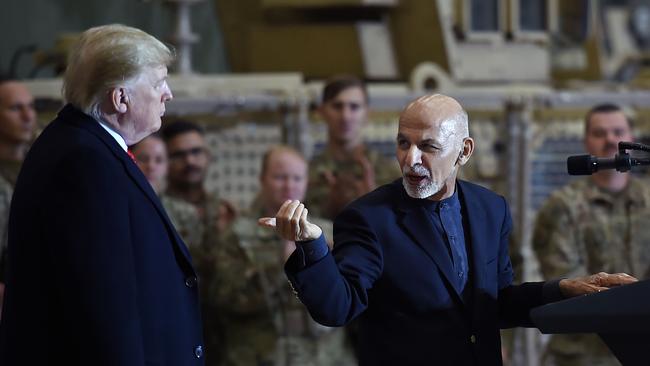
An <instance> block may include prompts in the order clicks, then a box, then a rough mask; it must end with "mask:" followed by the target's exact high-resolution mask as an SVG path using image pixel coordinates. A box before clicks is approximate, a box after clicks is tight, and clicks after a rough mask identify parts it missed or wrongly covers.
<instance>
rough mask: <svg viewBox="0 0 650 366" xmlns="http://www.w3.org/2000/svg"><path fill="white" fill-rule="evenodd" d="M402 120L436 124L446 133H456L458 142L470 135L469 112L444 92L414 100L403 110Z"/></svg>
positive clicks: (428, 124)
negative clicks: (443, 93)
mask: <svg viewBox="0 0 650 366" xmlns="http://www.w3.org/2000/svg"><path fill="white" fill-rule="evenodd" d="M402 121H405V122H408V123H415V124H417V123H421V124H423V125H426V126H427V127H433V126H436V127H438V128H440V129H441V130H443V132H444V133H445V134H446V135H450V136H451V135H454V137H456V138H455V139H454V140H456V141H455V142H456V143H460V142H462V139H464V138H466V137H469V126H468V118H467V112H465V110H463V107H462V106H461V105H460V103H458V101H456V99H454V98H452V97H448V96H446V95H442V94H432V95H424V96H421V97H419V98H417V99H416V100H414V101H412V102H411V103H410V104H409V105H408V106H406V108H404V111H402V114H401V116H400V123H402Z"/></svg>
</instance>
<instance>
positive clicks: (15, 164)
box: [0, 77, 36, 310]
mask: <svg viewBox="0 0 650 366" xmlns="http://www.w3.org/2000/svg"><path fill="white" fill-rule="evenodd" d="M35 128H36V110H35V109H34V98H33V97H32V95H31V93H30V92H29V91H28V90H27V88H26V87H25V85H23V84H22V83H20V82H18V81H16V80H12V79H8V78H2V77H0V310H2V297H3V293H4V281H5V279H4V276H5V271H6V265H7V264H6V254H7V253H6V250H5V249H6V247H7V227H8V222H9V206H10V203H11V196H12V194H13V190H14V185H15V184H16V178H18V172H19V171H20V166H21V165H22V162H23V159H24V158H25V154H26V153H27V149H28V148H29V143H30V142H31V141H32V139H33V138H34V130H35Z"/></svg>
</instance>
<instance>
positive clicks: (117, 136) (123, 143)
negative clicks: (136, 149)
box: [97, 121, 128, 151]
mask: <svg viewBox="0 0 650 366" xmlns="http://www.w3.org/2000/svg"><path fill="white" fill-rule="evenodd" d="M97 123H99V125H100V126H102V128H103V129H105V130H106V132H108V133H109V134H110V135H111V136H113V138H114V139H115V141H117V143H118V144H120V146H121V147H122V149H124V151H127V150H128V147H127V146H126V141H124V138H123V137H122V136H120V134H119V133H117V132H115V131H114V130H113V129H112V128H110V127H108V126H107V125H106V124H105V123H103V122H100V121H97Z"/></svg>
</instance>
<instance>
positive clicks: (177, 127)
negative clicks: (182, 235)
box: [162, 121, 235, 245]
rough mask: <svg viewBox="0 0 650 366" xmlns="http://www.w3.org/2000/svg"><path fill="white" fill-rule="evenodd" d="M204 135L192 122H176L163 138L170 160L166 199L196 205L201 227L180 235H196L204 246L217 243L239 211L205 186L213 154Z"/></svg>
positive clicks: (164, 129)
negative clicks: (222, 231) (224, 228)
mask: <svg viewBox="0 0 650 366" xmlns="http://www.w3.org/2000/svg"><path fill="white" fill-rule="evenodd" d="M203 135H204V131H203V129H202V128H201V127H199V126H198V125H197V124H194V123H192V122H188V121H176V122H174V123H171V124H169V125H167V126H165V127H164V128H163V130H162V136H163V139H164V140H165V144H166V145H167V152H168V157H169V169H168V172H167V190H166V191H165V193H164V194H163V196H170V197H174V198H177V199H180V200H183V201H185V202H189V203H190V204H192V205H194V207H195V208H196V210H197V212H198V215H199V218H200V220H201V224H200V225H199V226H198V227H189V228H179V229H180V230H179V231H194V232H195V233H196V235H198V236H199V237H200V238H201V242H202V243H201V245H204V244H205V245H207V242H214V240H215V238H216V235H217V234H216V233H217V232H218V231H219V230H221V229H223V227H225V226H227V225H228V223H229V222H230V221H232V219H233V218H234V215H235V210H234V207H233V206H232V205H231V204H230V203H228V202H226V201H224V200H221V199H219V196H218V195H217V194H216V193H213V192H208V191H207V190H206V189H205V187H204V185H203V184H204V181H205V177H206V173H207V170H208V165H209V164H210V152H209V150H208V147H207V145H206V143H205V139H204V136H203ZM170 214H172V213H170Z"/></svg>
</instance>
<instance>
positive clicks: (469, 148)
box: [458, 137, 474, 166]
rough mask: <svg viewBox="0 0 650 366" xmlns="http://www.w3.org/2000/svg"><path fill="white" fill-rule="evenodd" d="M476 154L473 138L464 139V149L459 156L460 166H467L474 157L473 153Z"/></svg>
mask: <svg viewBox="0 0 650 366" xmlns="http://www.w3.org/2000/svg"><path fill="white" fill-rule="evenodd" d="M473 152H474V139H473V138H471V137H466V138H464V139H463V149H462V150H461V151H460V155H458V164H460V165H461V166H462V165H465V164H466V163H467V162H468V161H469V158H470V156H472V153H473Z"/></svg>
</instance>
